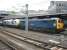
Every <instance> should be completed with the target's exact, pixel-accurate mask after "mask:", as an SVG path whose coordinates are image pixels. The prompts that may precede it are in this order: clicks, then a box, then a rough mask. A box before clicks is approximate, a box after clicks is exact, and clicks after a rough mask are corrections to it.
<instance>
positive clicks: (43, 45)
mask: <svg viewBox="0 0 67 50" xmlns="http://www.w3.org/2000/svg"><path fill="white" fill-rule="evenodd" d="M1 32H2V33H5V34H6V35H8V36H11V37H13V38H16V39H19V40H21V41H24V42H27V43H29V44H33V45H35V46H37V47H40V48H43V49H46V50H50V49H51V48H52V47H54V46H57V47H59V48H63V49H67V48H66V47H63V46H61V45H60V44H54V43H53V44H51V43H46V42H43V41H38V40H35V39H31V38H28V37H25V36H21V35H19V34H16V33H14V32H10V31H7V30H1Z"/></svg>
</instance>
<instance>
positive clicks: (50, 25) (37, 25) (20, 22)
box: [3, 18, 64, 32]
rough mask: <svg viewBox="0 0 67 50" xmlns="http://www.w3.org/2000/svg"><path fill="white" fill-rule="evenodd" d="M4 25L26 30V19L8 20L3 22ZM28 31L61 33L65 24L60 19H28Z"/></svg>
mask: <svg viewBox="0 0 67 50" xmlns="http://www.w3.org/2000/svg"><path fill="white" fill-rule="evenodd" d="M3 25H5V26H9V27H16V28H21V29H25V19H8V20H7V19H6V20H3ZM28 29H29V30H38V31H47V32H61V31H62V30H63V29H64V22H63V20H62V19H60V18H45V19H28Z"/></svg>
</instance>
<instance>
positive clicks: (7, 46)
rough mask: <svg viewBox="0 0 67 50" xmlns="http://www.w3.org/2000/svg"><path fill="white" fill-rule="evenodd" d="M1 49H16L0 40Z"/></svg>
mask: <svg viewBox="0 0 67 50" xmlns="http://www.w3.org/2000/svg"><path fill="white" fill-rule="evenodd" d="M0 50H15V49H14V48H13V47H12V46H11V45H9V44H7V43H5V42H3V41H1V40H0Z"/></svg>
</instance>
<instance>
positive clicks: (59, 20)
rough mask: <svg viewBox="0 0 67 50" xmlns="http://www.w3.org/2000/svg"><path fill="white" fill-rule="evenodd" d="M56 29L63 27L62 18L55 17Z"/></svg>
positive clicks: (60, 29)
mask: <svg viewBox="0 0 67 50" xmlns="http://www.w3.org/2000/svg"><path fill="white" fill-rule="evenodd" d="M56 22H57V31H62V30H63V29H64V22H63V20H62V19H59V18H58V19H57V21H56Z"/></svg>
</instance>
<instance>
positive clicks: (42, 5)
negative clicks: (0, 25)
mask: <svg viewBox="0 0 67 50" xmlns="http://www.w3.org/2000/svg"><path fill="white" fill-rule="evenodd" d="M50 1H67V0H0V10H8V11H19V10H20V9H22V10H25V4H29V10H47V9H48V6H49V5H50Z"/></svg>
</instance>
